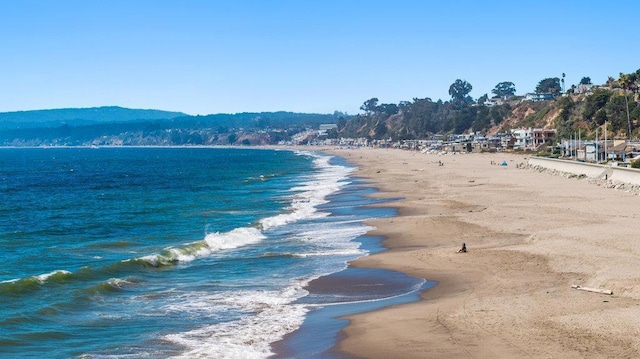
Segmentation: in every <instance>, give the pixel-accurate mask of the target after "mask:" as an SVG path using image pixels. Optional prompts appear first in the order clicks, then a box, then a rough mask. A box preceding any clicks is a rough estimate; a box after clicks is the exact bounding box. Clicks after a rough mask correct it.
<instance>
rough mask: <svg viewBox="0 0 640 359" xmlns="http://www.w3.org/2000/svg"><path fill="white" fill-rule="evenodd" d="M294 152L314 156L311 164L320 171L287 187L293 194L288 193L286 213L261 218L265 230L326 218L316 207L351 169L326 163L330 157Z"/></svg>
mask: <svg viewBox="0 0 640 359" xmlns="http://www.w3.org/2000/svg"><path fill="white" fill-rule="evenodd" d="M298 154H300V155H302V154H304V155H311V156H314V157H315V159H314V161H313V163H314V165H315V166H316V167H317V168H319V169H320V170H321V171H320V172H318V173H315V174H313V175H310V176H308V179H307V181H306V182H304V183H302V184H301V185H299V186H295V187H293V188H291V189H290V191H291V192H295V194H294V195H293V196H292V200H291V205H290V206H289V207H288V208H287V210H288V212H287V213H282V214H279V215H276V216H273V217H268V218H264V219H262V220H261V221H260V225H261V227H262V228H263V229H265V230H268V229H271V228H275V227H279V226H283V225H286V224H289V223H293V222H297V221H299V220H303V219H312V218H322V217H326V216H327V215H328V214H327V213H319V212H318V209H317V208H318V206H320V205H322V204H325V203H327V202H328V200H327V196H329V195H330V194H332V193H335V192H337V191H338V190H340V188H342V187H343V186H345V185H346V184H348V182H345V180H346V178H347V177H348V175H349V174H350V173H351V172H353V169H352V168H349V167H345V166H336V165H331V164H329V160H330V159H331V158H332V157H331V156H322V155H317V154H311V153H304V152H299V153H298Z"/></svg>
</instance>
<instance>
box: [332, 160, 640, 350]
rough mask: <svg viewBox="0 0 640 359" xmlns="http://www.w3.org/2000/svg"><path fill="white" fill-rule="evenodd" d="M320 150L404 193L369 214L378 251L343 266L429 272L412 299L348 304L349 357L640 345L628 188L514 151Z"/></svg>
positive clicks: (345, 340)
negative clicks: (542, 167)
mask: <svg viewBox="0 0 640 359" xmlns="http://www.w3.org/2000/svg"><path fill="white" fill-rule="evenodd" d="M323 151H324V152H327V153H329V154H333V155H336V156H340V157H342V158H345V159H346V160H348V161H349V162H351V163H353V164H355V165H357V166H358V172H357V175H358V176H361V177H364V178H367V179H368V180H370V181H371V182H372V184H373V185H374V186H375V187H377V188H378V189H379V190H380V193H378V194H377V195H379V196H385V197H391V198H402V199H401V200H399V201H396V202H391V203H385V206H395V207H397V208H398V216H397V217H392V218H381V219H377V220H374V221H372V222H371V223H370V224H371V225H372V226H374V227H376V228H377V229H376V230H374V231H373V232H372V233H371V235H375V236H382V237H384V238H386V239H385V240H384V245H385V247H387V248H388V250H387V251H384V252H380V253H375V254H372V255H369V256H366V257H362V258H360V259H357V260H355V261H353V262H352V263H351V266H353V267H365V268H366V267H368V268H381V269H390V270H395V271H399V272H402V273H406V274H408V275H410V276H414V277H418V278H423V279H427V280H433V281H436V282H438V284H437V285H436V286H435V287H433V288H430V289H428V290H426V291H424V292H423V293H422V295H421V300H419V301H417V302H413V303H409V304H401V305H393V306H391V307H387V308H384V309H380V310H376V311H373V312H366V313H361V314H356V315H349V316H347V319H348V320H349V321H350V324H349V325H348V326H347V327H346V328H345V329H344V330H343V331H342V332H341V334H340V336H339V337H340V338H342V340H340V341H339V342H338V344H337V346H336V350H338V351H339V352H341V353H344V354H345V356H353V357H366V358H388V357H403V358H439V357H477V358H489V357H491V358H512V357H527V356H528V357H563V358H582V357H585V356H591V357H637V356H640V340H639V339H638V337H639V335H640V306H638V304H639V303H640V302H639V300H640V273H638V272H637V270H636V268H637V263H638V262H640V250H639V249H637V248H638V246H637V244H638V243H637V241H636V239H635V238H634V237H635V236H636V235H637V233H639V232H640V224H638V221H637V218H640V215H636V214H635V213H634V211H635V209H636V208H637V203H638V201H640V199H639V198H638V197H637V196H634V195H632V194H629V193H625V192H621V191H616V190H612V189H606V188H603V187H599V186H596V185H593V184H589V183H586V182H584V181H579V180H576V179H566V178H562V177H558V176H552V175H549V174H545V173H539V172H534V171H530V170H527V169H518V168H516V167H517V165H518V164H520V163H525V162H526V158H525V157H523V156H519V155H514V154H504V153H496V154H470V155H455V156H438V155H430V154H421V153H416V152H409V151H402V150H394V149H356V150H350V149H323ZM439 161H442V162H444V166H439ZM502 161H507V163H508V165H507V166H498V165H496V163H502ZM463 242H465V243H466V244H467V247H468V248H469V252H468V253H464V254H457V253H456V250H457V249H458V248H460V246H461V244H462V243H463ZM571 285H581V286H584V287H595V288H604V289H611V290H613V293H614V294H613V295H602V294H597V293H589V292H584V291H580V290H575V289H573V288H571Z"/></svg>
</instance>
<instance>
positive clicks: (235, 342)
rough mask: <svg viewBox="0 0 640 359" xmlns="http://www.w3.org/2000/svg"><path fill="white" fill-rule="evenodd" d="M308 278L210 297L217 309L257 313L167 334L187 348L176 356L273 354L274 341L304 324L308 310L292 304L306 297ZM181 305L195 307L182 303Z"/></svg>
mask: <svg viewBox="0 0 640 359" xmlns="http://www.w3.org/2000/svg"><path fill="white" fill-rule="evenodd" d="M306 283H308V281H300V282H298V283H295V284H293V285H291V286H289V287H287V288H284V289H283V290H279V291H278V290H273V291H242V292H225V293H223V294H221V295H219V296H218V298H215V299H212V298H209V300H208V305H207V307H208V308H211V306H212V303H214V304H213V305H214V306H215V308H216V310H220V308H221V307H227V308H228V310H242V311H243V312H247V313H253V315H246V316H242V317H240V318H239V319H238V320H233V321H225V322H221V323H217V324H213V325H206V326H202V327H199V328H196V329H193V330H190V331H187V332H182V333H175V334H168V335H166V336H164V337H163V339H164V340H168V341H170V342H172V343H175V344H178V345H180V346H182V347H184V348H185V351H184V352H183V353H181V354H180V355H177V356H174V358H266V357H268V356H270V355H273V352H272V351H271V343H273V342H275V341H278V340H280V339H282V338H283V337H284V336H285V335H286V334H288V333H290V332H292V331H294V330H295V329H297V328H299V327H300V325H302V322H303V320H304V317H305V315H306V313H307V312H308V309H307V308H306V306H304V305H300V304H292V302H293V301H295V300H296V299H297V298H300V297H302V296H305V295H306V294H307V291H306V290H305V289H304V288H303V287H304V285H305V284H306ZM178 308H192V306H189V305H180V306H178Z"/></svg>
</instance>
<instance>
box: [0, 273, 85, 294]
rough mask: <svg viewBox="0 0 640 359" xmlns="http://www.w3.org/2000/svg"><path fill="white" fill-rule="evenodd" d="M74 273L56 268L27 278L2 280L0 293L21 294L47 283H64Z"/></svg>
mask: <svg viewBox="0 0 640 359" xmlns="http://www.w3.org/2000/svg"><path fill="white" fill-rule="evenodd" d="M72 276H73V273H71V272H69V271H66V270H55V271H52V272H49V273H44V274H38V275H34V276H31V277H26V278H17V279H11V280H5V281H2V282H0V294H3V295H9V296H12V295H20V294H24V293H29V292H32V291H34V290H37V289H39V288H40V287H41V286H43V285H45V284H47V283H64V282H66V281H69V280H70V278H71V277H72Z"/></svg>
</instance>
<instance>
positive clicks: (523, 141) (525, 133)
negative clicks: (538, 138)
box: [511, 127, 533, 150]
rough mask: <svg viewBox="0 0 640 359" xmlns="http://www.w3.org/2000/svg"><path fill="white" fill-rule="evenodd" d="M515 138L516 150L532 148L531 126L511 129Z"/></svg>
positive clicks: (514, 146) (514, 145) (514, 147)
mask: <svg viewBox="0 0 640 359" xmlns="http://www.w3.org/2000/svg"><path fill="white" fill-rule="evenodd" d="M511 135H512V136H513V138H514V143H513V149H514V150H526V149H530V148H531V144H532V139H533V136H532V135H531V127H529V128H521V129H517V130H511Z"/></svg>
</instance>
